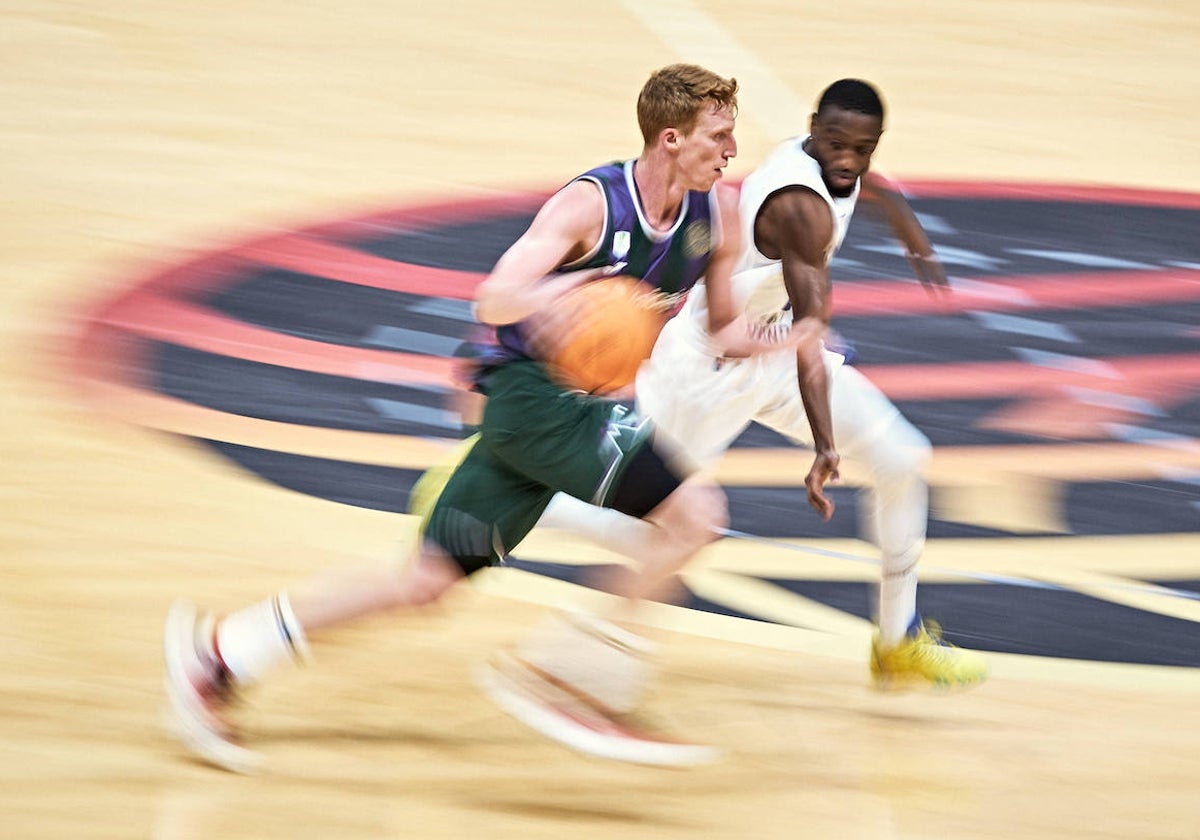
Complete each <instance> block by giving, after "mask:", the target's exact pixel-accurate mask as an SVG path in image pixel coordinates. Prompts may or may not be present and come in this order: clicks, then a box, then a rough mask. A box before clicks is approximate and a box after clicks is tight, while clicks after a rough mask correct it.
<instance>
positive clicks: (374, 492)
mask: <svg viewBox="0 0 1200 840" xmlns="http://www.w3.org/2000/svg"><path fill="white" fill-rule="evenodd" d="M204 443H205V444H206V445H207V446H209V447H212V448H213V449H214V450H216V451H217V452H219V453H220V454H221V455H223V456H224V457H226V458H228V459H230V460H231V461H233V462H234V463H236V464H238V465H239V466H241V467H242V468H244V469H246V470H249V471H250V472H252V473H254V474H256V475H258V476H261V477H262V478H264V479H266V480H268V481H270V482H272V483H274V484H277V485H279V486H281V487H286V488H288V489H291V490H296V491H298V492H302V493H307V494H309V495H312V496H316V497H318V498H324V499H329V500H330V501H336V502H341V503H343V504H353V505H356V506H358V507H365V508H370V509H372V510H382V511H392V512H404V511H406V510H407V507H408V494H409V491H410V490H411V488H412V485H413V483H414V482H415V481H416V479H417V477H418V475H419V472H418V471H416V470H409V469H401V468H398V467H384V466H378V465H375V464H354V463H349V462H345V461H337V460H333V459H326V458H313V457H309V456H305V455H292V454H288V453H285V452H275V451H273V450H267V449H256V448H253V447H248V446H240V445H238V444H232V443H220V442H216V441H204ZM726 493H727V494H728V496H729V512H730V521H731V525H730V527H732V528H733V529H734V530H737V531H744V532H746V533H750V534H755V535H756V536H760V537H777V538H797V539H838V538H846V539H850V538H857V537H858V536H859V534H860V527H859V516H860V511H859V493H858V490H857V489H854V488H846V487H835V488H832V489H831V490H830V495H831V496H832V498H833V500H834V503H835V504H836V505H837V511H836V513H835V514H834V517H833V519H832V520H831V521H829V522H824V521H822V520H821V519H820V517H818V516H817V515H816V513H814V512H813V511H812V509H811V508H809V506H808V502H807V500H806V496H805V492H804V490H803V489H802V488H794V487H728V488H726ZM1064 495H1065V498H1064V513H1063V516H1064V518H1065V519H1066V521H1067V524H1068V526H1069V527H1070V528H1071V529H1072V530H1073V532H1074V533H1075V534H1077V535H1089V536H1105V535H1118V534H1160V533H1173V532H1176V531H1178V530H1180V523H1181V521H1185V520H1186V519H1188V518H1194V517H1196V516H1198V515H1200V513H1198V512H1197V511H1196V509H1195V507H1194V506H1195V505H1196V504H1197V503H1200V493H1198V491H1197V488H1196V486H1195V485H1188V484H1182V483H1178V482H1169V481H1162V482H1143V483H1132V482H1120V483H1097V484H1082V483H1076V484H1067V485H1065V494H1064ZM1001 536H1003V537H1008V536H1013V535H1012V534H1009V533H1008V532H1005V531H1001V530H998V529H992V528H984V527H980V526H975V525H968V524H964V523H959V522H950V521H945V520H941V519H938V518H937V516H936V511H934V513H933V515H931V518H930V521H929V537H930V538H931V539H966V538H973V537H978V538H986V537H1001ZM1019 536H1038V535H1035V534H1021V535H1019ZM1049 536H1056V535H1055V534H1051V535H1049Z"/></svg>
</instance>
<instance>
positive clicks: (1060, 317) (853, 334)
mask: <svg viewBox="0 0 1200 840" xmlns="http://www.w3.org/2000/svg"><path fill="white" fill-rule="evenodd" d="M1139 276H1140V275H1139ZM1098 303H1099V302H1098ZM834 309H835V312H834V319H833V323H834V326H835V327H836V329H837V330H838V331H839V332H840V333H841V334H842V335H843V336H845V337H846V338H848V339H850V340H851V341H852V342H853V345H854V350H855V352H856V353H857V356H858V358H857V362H858V363H859V364H868V365H932V364H942V363H945V362H946V361H947V360H948V359H953V360H954V361H955V362H1017V361H1024V358H1023V357H1022V356H1021V353H1020V351H1019V350H1018V348H1020V350H1033V351H1040V352H1046V353H1061V354H1067V355H1074V356H1083V357H1105V356H1117V357H1125V356H1132V357H1136V356H1155V355H1171V354H1183V353H1195V352H1196V347H1197V337H1196V335H1195V332H1194V331H1195V328H1196V326H1197V325H1198V324H1200V300H1192V301H1170V302H1164V303H1161V304H1158V305H1139V306H1113V307H1105V306H1103V305H1097V306H1096V307H1091V308H1089V307H1078V308H1073V309H1041V308H1030V309H1027V310H1026V309H1019V308H1018V309H1016V310H1013V311H1006V312H1004V313H1002V314H1003V316H1004V318H1008V319H1017V320H1018V321H1020V322H1023V323H1021V324H1020V327H1024V328H1028V329H1030V330H1033V329H1038V328H1039V327H1040V328H1042V329H1043V331H1044V334H1042V335H1033V334H1030V333H1028V332H1017V331H1015V329H1014V331H1005V330H1002V329H993V328H991V327H989V326H987V323H986V322H984V321H981V320H980V319H979V317H976V316H972V315H971V314H969V313H955V314H950V315H908V316H905V317H902V318H900V317H865V316H839V315H838V314H837V312H836V309H837V292H836V287H835V291H834Z"/></svg>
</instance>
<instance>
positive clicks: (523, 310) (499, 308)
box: [475, 181, 605, 326]
mask: <svg viewBox="0 0 1200 840" xmlns="http://www.w3.org/2000/svg"><path fill="white" fill-rule="evenodd" d="M604 214H605V206H604V197H603V195H602V194H601V193H600V190H599V189H598V188H597V187H596V185H595V184H593V183H590V182H588V181H572V182H571V183H570V184H568V185H567V186H565V187H563V188H562V189H561V190H559V191H558V192H557V193H555V194H554V195H553V196H551V197H550V198H549V199H548V200H547V201H546V203H545V204H543V205H542V208H541V210H539V211H538V213H537V215H536V216H535V217H534V219H533V222H531V223H530V225H529V228H528V230H526V231H525V233H523V234H522V235H521V238H520V239H518V240H517V241H516V242H514V243H513V244H512V245H511V246H510V247H509V249H508V250H507V251H505V252H504V255H503V256H502V257H500V259H499V260H498V261H497V262H496V265H495V267H494V268H493V269H492V272H491V274H489V275H488V276H487V278H486V279H485V280H484V281H483V282H482V283H480V284H479V288H478V289H476V291H475V317H476V318H478V319H479V320H480V321H482V322H483V323H485V324H492V325H496V326H499V325H501V324H513V323H516V322H517V321H524V320H525V319H526V318H528V317H529V316H530V315H533V314H534V313H535V312H541V311H544V310H546V309H548V308H549V306H550V304H551V303H553V302H554V301H555V300H557V299H558V298H559V297H560V296H562V295H563V294H565V293H566V292H568V291H570V290H571V289H573V288H575V287H576V286H578V285H579V284H581V283H583V282H584V281H586V280H588V279H590V278H592V277H595V276H596V275H597V274H599V273H601V272H602V270H601V269H589V270H586V271H575V272H570V273H567V274H555V273H554V271H555V270H556V269H557V268H558V267H559V266H561V265H565V264H567V263H570V262H573V261H574V260H577V259H579V258H580V257H582V256H584V255H585V254H586V253H587V252H588V251H590V250H591V249H592V247H593V246H594V245H595V244H596V242H597V241H599V239H600V234H601V233H602V232H603V227H604Z"/></svg>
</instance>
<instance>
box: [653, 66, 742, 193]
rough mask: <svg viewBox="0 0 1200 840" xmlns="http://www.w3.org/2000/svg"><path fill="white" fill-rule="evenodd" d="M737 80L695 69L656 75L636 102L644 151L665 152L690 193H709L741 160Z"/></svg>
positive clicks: (672, 68)
mask: <svg viewBox="0 0 1200 840" xmlns="http://www.w3.org/2000/svg"><path fill="white" fill-rule="evenodd" d="M737 90H738V84H737V80H736V79H726V78H724V77H722V76H718V75H717V74H716V73H713V72H712V71H711V70H706V69H704V68H703V67H698V66H696V65H695V64H672V65H669V66H667V67H663V68H662V69H661V70H656V71H655V72H654V73H652V74H651V75H650V78H649V79H647V80H646V84H645V85H643V86H642V92H641V94H640V95H639V96H638V103H637V115H638V127H639V128H641V130H642V140H643V141H644V142H645V144H646V149H647V150H649V149H651V148H657V147H659V146H661V147H662V148H663V149H664V150H666V151H667V152H669V153H670V154H671V155H672V156H673V157H674V159H675V162H676V165H677V168H678V170H679V172H680V173H681V175H682V176H683V178H684V179H685V180H687V181H688V182H689V184H688V185H689V188H690V189H702V190H703V189H708V188H709V187H711V186H712V185H713V183H714V182H715V181H716V180H717V179H718V178H720V177H721V170H722V169H723V168H724V167H725V166H726V164H727V163H728V162H729V159H730V158H732V157H734V156H735V155H736V154H737V141H736V140H734V137H733V128H734V122H735V120H736V118H737Z"/></svg>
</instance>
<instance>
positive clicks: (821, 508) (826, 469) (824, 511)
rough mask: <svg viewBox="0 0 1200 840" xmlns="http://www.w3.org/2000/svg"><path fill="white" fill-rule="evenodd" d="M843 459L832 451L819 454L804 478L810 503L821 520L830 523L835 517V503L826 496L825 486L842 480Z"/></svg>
mask: <svg viewBox="0 0 1200 840" xmlns="http://www.w3.org/2000/svg"><path fill="white" fill-rule="evenodd" d="M840 461H841V458H840V457H839V456H838V454H837V453H836V452H834V451H833V450H832V449H830V450H826V451H824V452H818V453H817V457H816V458H814V459H813V465H812V468H811V469H810V470H809V471H808V475H807V476H805V478H804V487H805V489H807V490H808V503H809V504H810V505H811V506H812V509H813V510H815V511H816V512H817V513H818V514H820V516H821V518H822V519H824V520H825V521H827V522H828V521H829V519H830V517H832V516H833V502H832V501H831V500H830V499H829V498H828V497H827V496H826V495H825V493H824V490H825V485H826V484H829V483H834V484H836V483H837V481H838V480H839V479H840V476H839V475H838V463H839V462H840Z"/></svg>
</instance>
